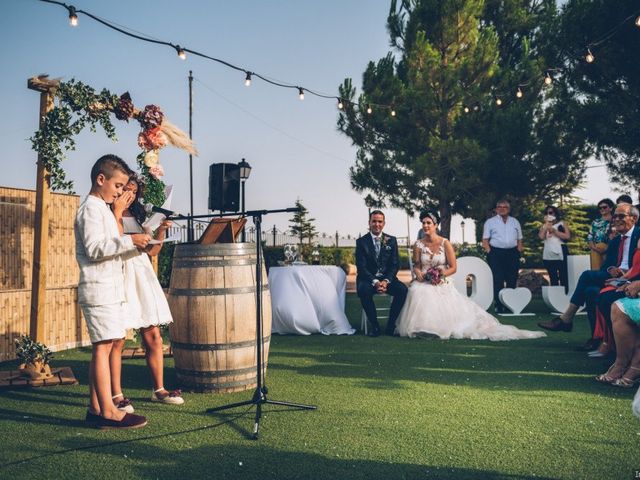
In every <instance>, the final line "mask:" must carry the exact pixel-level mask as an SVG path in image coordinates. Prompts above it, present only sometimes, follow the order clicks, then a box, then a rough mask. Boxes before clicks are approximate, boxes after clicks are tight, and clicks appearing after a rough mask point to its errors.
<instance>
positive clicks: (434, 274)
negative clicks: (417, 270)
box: [424, 267, 445, 285]
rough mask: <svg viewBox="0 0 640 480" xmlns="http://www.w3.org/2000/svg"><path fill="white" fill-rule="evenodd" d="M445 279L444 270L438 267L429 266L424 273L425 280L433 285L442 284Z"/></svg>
mask: <svg viewBox="0 0 640 480" xmlns="http://www.w3.org/2000/svg"><path fill="white" fill-rule="evenodd" d="M444 279H445V276H444V274H443V273H442V270H440V269H439V268H436V267H429V268H428V269H427V271H426V272H425V274H424V281H425V282H427V283H430V284H431V285H441V284H443V283H444Z"/></svg>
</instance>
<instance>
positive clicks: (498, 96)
mask: <svg viewBox="0 0 640 480" xmlns="http://www.w3.org/2000/svg"><path fill="white" fill-rule="evenodd" d="M38 1H40V2H43V3H50V4H54V5H58V6H61V7H63V8H64V9H66V10H67V12H68V14H69V21H70V24H71V25H72V26H74V27H75V26H77V25H78V14H82V15H86V16H87V17H89V18H91V19H92V20H95V21H96V22H98V23H100V24H102V25H104V26H105V27H107V28H110V29H112V30H114V31H116V32H118V33H121V34H123V35H126V36H128V37H131V38H135V39H137V40H141V41H143V42H148V43H153V44H157V45H163V46H166V47H169V48H171V49H173V50H175V51H176V54H177V55H178V57H180V58H181V59H183V60H186V58H187V54H190V55H193V56H196V57H200V58H204V59H207V60H211V61H213V62H216V63H219V64H221V65H224V66H226V67H228V68H231V69H232V70H235V71H238V72H243V73H244V74H245V80H244V83H245V85H246V86H247V87H248V86H250V85H251V81H252V79H253V78H259V79H260V80H262V81H264V82H266V83H268V84H270V85H273V86H276V87H280V88H287V89H292V90H294V91H297V92H298V96H299V98H300V100H303V99H304V96H305V94H310V95H313V96H315V97H318V98H324V99H331V100H333V101H336V102H337V108H338V109H339V110H344V109H345V108H352V109H357V110H359V111H360V113H366V114H368V115H372V114H374V113H375V112H378V111H387V112H388V113H389V115H390V116H391V117H394V118H395V117H396V116H397V110H396V109H395V108H394V106H393V105H385V104H377V103H372V102H368V101H367V102H365V103H364V105H366V107H365V109H363V108H362V107H361V106H360V105H359V104H358V103H356V102H353V101H351V100H348V99H346V98H341V97H338V96H336V95H330V94H326V93H322V92H319V91H317V90H313V89H310V88H307V87H304V86H301V85H297V84H293V83H288V82H284V81H279V80H276V79H273V78H270V77H268V76H265V75H262V74H260V73H257V72H254V71H252V70H249V69H246V68H243V67H239V66H237V65H234V64H232V63H230V62H227V61H226V60H223V59H220V58H217V57H213V56H211V55H207V54H205V53H202V52H199V51H197V50H193V49H191V48H187V47H182V46H180V45H179V44H176V43H172V42H168V41H165V40H161V39H158V38H155V37H152V36H150V35H147V34H145V33H142V32H138V31H136V30H133V29H131V28H128V27H125V26H123V25H119V24H117V23H115V22H112V21H109V20H105V19H103V18H100V17H98V16H97V15H94V14H92V13H90V12H87V11H86V10H82V9H78V8H76V7H75V6H73V5H67V4H66V3H64V2H60V1H58V0H38ZM630 20H633V21H634V24H635V25H636V26H637V27H639V28H640V9H639V10H637V11H635V12H633V13H632V14H630V15H629V16H627V17H626V18H625V19H624V20H622V21H621V22H620V23H618V24H617V25H615V26H614V27H612V28H611V29H609V30H608V31H607V32H605V33H604V34H602V35H601V36H600V37H598V38H596V39H595V40H593V41H591V42H589V43H587V45H586V54H585V53H584V52H583V53H580V54H575V52H571V55H570V56H567V57H564V58H563V56H561V59H562V61H561V63H566V62H567V61H570V60H571V59H572V58H581V59H583V60H584V61H586V62H587V63H589V64H592V63H594V61H595V58H596V57H595V55H594V54H593V53H592V49H593V50H595V49H596V47H598V46H600V45H602V44H603V43H604V42H606V41H608V40H610V39H611V38H612V37H613V36H614V35H616V34H617V33H618V32H619V31H620V29H621V28H622V27H623V26H624V25H625V24H626V23H628V22H629V21H630ZM563 70H564V69H563V68H559V67H554V68H547V69H545V70H544V71H545V74H544V75H543V79H542V80H543V82H544V84H545V85H546V86H547V87H549V86H551V84H552V83H553V80H554V79H553V76H552V73H558V74H560V73H561V72H562V71H563ZM532 83H533V80H530V81H528V82H524V83H519V84H518V85H517V89H516V90H515V93H514V92H493V93H492V97H493V99H494V100H493V103H494V105H496V106H497V107H502V106H504V105H505V104H509V103H510V102H506V101H505V100H504V99H506V98H511V97H512V96H513V95H515V97H516V99H517V100H519V99H521V98H523V96H524V92H523V90H522V87H527V86H529V85H531V84H532ZM477 105H478V103H477V102H476V103H475V104H474V106H473V107H470V106H469V104H466V105H462V108H463V110H464V112H465V113H470V112H472V111H474V112H477V111H479V110H480V109H479V108H477Z"/></svg>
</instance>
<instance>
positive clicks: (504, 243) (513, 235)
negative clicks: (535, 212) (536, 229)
mask: <svg viewBox="0 0 640 480" xmlns="http://www.w3.org/2000/svg"><path fill="white" fill-rule="evenodd" d="M482 238H483V239H485V240H489V245H491V246H492V247H495V248H515V247H517V246H518V240H522V227H520V222H518V220H516V219H515V218H513V217H507V221H506V222H504V221H503V220H502V217H501V216H500V215H496V216H494V217H491V218H490V219H489V220H487V221H486V222H484V230H483V232H482Z"/></svg>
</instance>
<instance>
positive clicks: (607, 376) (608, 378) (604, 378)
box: [596, 362, 631, 384]
mask: <svg viewBox="0 0 640 480" xmlns="http://www.w3.org/2000/svg"><path fill="white" fill-rule="evenodd" d="M615 367H617V365H616V363H615V362H613V364H612V365H611V366H610V367H609V370H607V371H606V372H605V373H603V374H601V375H596V381H598V382H600V383H610V384H613V383H614V382H616V381H617V380H619V379H620V378H621V377H622V375H624V373H625V370H624V369H621V370H622V371H621V372H620V375H618V376H615V377H614V376H613V375H611V373H612V371H613V370H614V368H615ZM629 368H631V367H629Z"/></svg>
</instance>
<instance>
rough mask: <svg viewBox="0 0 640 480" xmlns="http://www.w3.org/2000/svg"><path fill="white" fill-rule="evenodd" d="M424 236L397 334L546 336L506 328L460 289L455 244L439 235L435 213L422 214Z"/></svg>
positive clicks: (504, 337)
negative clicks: (454, 278)
mask: <svg viewBox="0 0 640 480" xmlns="http://www.w3.org/2000/svg"><path fill="white" fill-rule="evenodd" d="M420 221H421V222H422V230H423V232H424V237H423V238H422V239H420V240H418V241H417V242H416V244H415V246H414V248H413V263H414V268H413V270H414V274H415V280H414V281H413V282H412V283H411V286H410V287H409V293H408V295H407V300H406V302H405V304H404V307H403V308H402V311H401V312H400V316H399V317H398V322H397V326H396V332H397V333H398V334H399V335H400V336H401V337H416V336H420V335H423V336H425V335H435V336H438V337H440V338H471V339H474V340H478V339H487V338H488V339H489V340H516V339H521V338H538V337H544V336H545V334H544V332H536V331H531V330H520V329H518V328H516V327H514V326H511V325H503V324H501V323H500V322H498V320H496V318H495V317H493V316H492V315H490V314H489V313H487V312H486V311H485V310H483V309H482V308H481V307H480V306H479V305H477V304H476V303H475V302H473V301H472V300H470V299H469V298H467V297H466V296H465V295H462V294H461V293H460V292H458V290H456V288H455V286H454V284H453V282H451V281H450V280H448V279H447V277H449V276H451V275H453V274H454V273H456V268H457V267H456V254H455V252H454V251H453V246H452V245H451V243H450V242H449V241H448V240H447V239H445V238H443V237H441V236H440V235H438V234H437V227H438V222H439V218H438V216H437V215H436V214H435V213H430V212H424V213H421V214H420Z"/></svg>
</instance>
